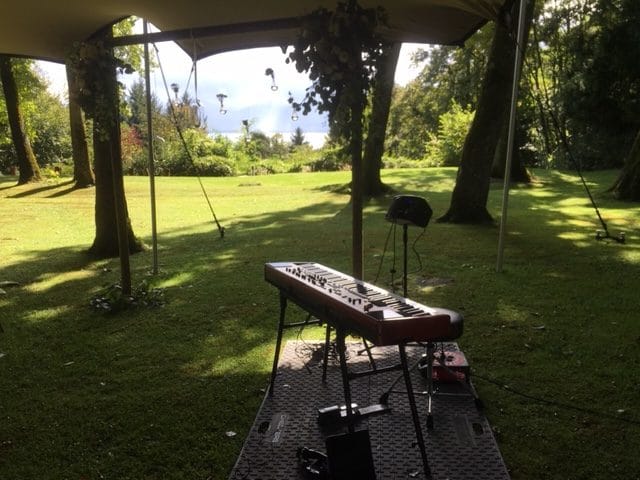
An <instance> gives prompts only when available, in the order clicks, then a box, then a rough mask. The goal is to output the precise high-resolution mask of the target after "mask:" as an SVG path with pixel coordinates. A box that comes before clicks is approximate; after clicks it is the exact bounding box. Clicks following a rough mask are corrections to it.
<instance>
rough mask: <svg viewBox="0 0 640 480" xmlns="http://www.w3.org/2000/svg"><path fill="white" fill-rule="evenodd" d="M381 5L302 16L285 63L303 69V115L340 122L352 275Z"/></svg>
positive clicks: (358, 253)
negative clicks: (346, 159)
mask: <svg viewBox="0 0 640 480" xmlns="http://www.w3.org/2000/svg"><path fill="white" fill-rule="evenodd" d="M384 17H385V15H384V12H383V11H382V9H379V8H378V9H374V8H370V9H364V8H362V7H360V6H359V5H358V3H357V2H356V1H355V0H349V1H348V2H346V3H338V5H337V6H336V10H335V11H334V12H330V11H328V10H326V9H325V8H320V9H318V10H316V11H315V12H313V13H312V14H311V15H310V16H308V17H307V19H306V20H305V23H304V25H303V27H302V33H301V34H300V35H299V36H298V38H297V39H296V41H295V42H294V49H293V51H292V52H291V53H290V54H289V57H288V59H287V62H294V63H295V66H296V69H297V70H298V71H299V72H308V73H309V76H310V78H311V79H313V84H312V85H311V86H310V87H309V88H308V89H307V93H306V95H305V98H304V100H303V101H302V102H301V104H297V103H294V102H293V100H292V99H290V101H291V102H292V103H293V106H294V108H296V109H297V110H300V109H302V110H303V113H304V114H306V113H308V112H310V111H311V109H312V108H314V107H317V109H318V111H320V112H328V114H329V122H330V123H331V124H333V125H334V126H335V125H336V124H341V125H343V126H344V137H345V139H346V140H347V142H348V151H349V154H350V156H351V210H352V222H351V223H352V239H351V241H352V252H353V258H352V261H353V272H352V273H353V275H354V276H355V277H356V278H362V271H363V257H362V243H363V238H362V205H363V191H362V143H363V141H362V138H363V137H362V134H363V127H362V117H363V112H364V109H365V104H366V101H367V93H368V92H369V91H370V89H371V80H372V76H373V74H374V72H375V71H376V69H377V68H378V66H379V62H380V56H381V51H382V49H383V42H382V40H381V38H380V37H379V36H378V34H377V33H376V27H377V26H378V25H380V24H383V23H384V21H385V18H384Z"/></svg>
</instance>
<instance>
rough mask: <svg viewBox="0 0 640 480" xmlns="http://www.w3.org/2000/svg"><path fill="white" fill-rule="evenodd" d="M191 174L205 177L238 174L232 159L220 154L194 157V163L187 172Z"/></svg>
mask: <svg viewBox="0 0 640 480" xmlns="http://www.w3.org/2000/svg"><path fill="white" fill-rule="evenodd" d="M187 173H188V174H189V175H199V176H205V177H233V176H234V175H235V174H236V170H235V167H234V165H233V163H231V160H229V159H228V158H225V157H221V156H218V155H208V156H206V157H199V158H194V159H193V165H192V166H191V167H190V168H189V171H188V172H187Z"/></svg>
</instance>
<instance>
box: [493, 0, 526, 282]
mask: <svg viewBox="0 0 640 480" xmlns="http://www.w3.org/2000/svg"><path fill="white" fill-rule="evenodd" d="M526 6H527V0H520V13H519V15H518V32H517V40H516V45H515V48H516V51H515V53H516V54H515V61H514V64H513V85H512V91H511V111H510V112H509V131H508V137H507V159H506V162H505V165H504V187H503V189H502V216H501V218H500V234H499V236H498V260H497V262H496V272H498V273H500V272H502V263H503V260H504V241H505V235H506V229H507V210H508V207H509V187H510V185H511V162H512V161H513V148H514V144H515V131H516V110H517V103H518V94H519V88H518V87H519V83H520V72H521V71H522V70H521V66H522V52H523V45H522V42H523V41H524V25H525V19H526V15H527V12H526Z"/></svg>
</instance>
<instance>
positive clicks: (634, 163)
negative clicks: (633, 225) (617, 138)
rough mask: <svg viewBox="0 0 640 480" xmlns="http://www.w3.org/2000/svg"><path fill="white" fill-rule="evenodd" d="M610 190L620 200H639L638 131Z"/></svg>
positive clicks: (639, 134) (639, 152) (639, 148)
mask: <svg viewBox="0 0 640 480" xmlns="http://www.w3.org/2000/svg"><path fill="white" fill-rule="evenodd" d="M611 190H612V191H613V193H614V195H615V196H616V197H617V198H619V199H620V200H631V201H635V202H640V131H639V132H638V134H637V135H636V140H635V142H633V147H632V148H631V152H630V153H629V155H628V156H627V160H626V162H625V164H624V168H623V169H622V171H621V172H620V176H618V179H617V180H616V182H615V183H614V185H613V186H612V187H611Z"/></svg>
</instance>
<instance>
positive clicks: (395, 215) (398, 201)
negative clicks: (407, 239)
mask: <svg viewBox="0 0 640 480" xmlns="http://www.w3.org/2000/svg"><path fill="white" fill-rule="evenodd" d="M431 215H433V210H431V207H430V206H429V204H428V203H427V201H426V200H425V199H424V198H422V197H417V196H415V195H397V196H395V197H393V201H392V202H391V205H390V206H389V210H388V211H387V214H386V215H385V218H386V219H387V220H388V221H390V222H392V223H398V224H400V225H405V224H406V225H414V226H416V227H422V228H426V226H427V225H428V224H429V220H431Z"/></svg>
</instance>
